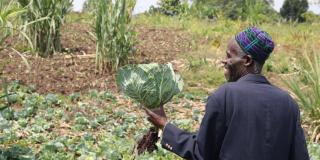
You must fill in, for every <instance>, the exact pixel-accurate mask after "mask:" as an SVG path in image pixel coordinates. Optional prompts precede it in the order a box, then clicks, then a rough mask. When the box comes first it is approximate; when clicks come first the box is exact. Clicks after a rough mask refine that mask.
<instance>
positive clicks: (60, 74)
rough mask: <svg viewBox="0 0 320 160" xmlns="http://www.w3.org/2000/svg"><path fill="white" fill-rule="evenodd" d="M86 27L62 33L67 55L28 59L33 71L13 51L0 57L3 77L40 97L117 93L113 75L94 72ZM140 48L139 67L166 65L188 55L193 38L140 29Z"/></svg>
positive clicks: (77, 26)
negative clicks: (23, 86)
mask: <svg viewBox="0 0 320 160" xmlns="http://www.w3.org/2000/svg"><path fill="white" fill-rule="evenodd" d="M90 31H91V27H90V26H89V25H85V24H68V25H66V26H64V27H63V29H62V32H61V33H62V37H61V41H62V45H63V48H64V52H63V53H60V54H55V55H54V56H53V57H51V58H46V59H44V58H40V57H36V56H34V55H31V54H29V55H25V57H26V59H27V61H28V63H29V65H30V67H31V68H30V70H28V69H27V65H26V64H25V62H24V61H23V60H22V58H21V57H20V56H19V55H18V54H16V53H14V52H13V51H12V50H11V49H8V50H3V51H1V53H0V64H5V67H4V70H3V76H4V77H6V78H7V79H8V80H19V81H20V82H21V83H22V84H25V85H33V86H34V87H35V89H36V90H37V92H40V93H62V94H69V93H72V92H80V91H81V92H84V91H87V90H89V89H97V90H107V89H108V90H112V91H116V85H115V81H114V73H103V74H97V73H96V71H95V62H94V60H95V59H94V58H95V57H94V56H95V55H94V53H95V42H94V40H93V39H92V37H91V35H90V33H89V32H90ZM137 34H138V40H137V41H138V42H139V43H138V44H137V45H136V47H135V48H136V49H137V52H136V55H135V56H134V61H136V62H138V63H149V62H158V63H166V62H170V61H172V60H174V58H175V57H176V55H177V54H181V53H183V52H186V51H187V50H188V47H189V41H190V36H189V35H188V34H186V33H183V32H181V31H177V30H170V29H166V28H150V27H137Z"/></svg>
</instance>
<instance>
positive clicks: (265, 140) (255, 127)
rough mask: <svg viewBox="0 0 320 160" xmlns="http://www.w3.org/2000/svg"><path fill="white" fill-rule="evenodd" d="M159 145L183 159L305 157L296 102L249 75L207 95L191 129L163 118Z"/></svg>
mask: <svg viewBox="0 0 320 160" xmlns="http://www.w3.org/2000/svg"><path fill="white" fill-rule="evenodd" d="M161 144H162V146H163V147H164V148H166V149H168V150H170V151H172V152H174V153H176V154H177V155H179V156H181V157H183V158H186V159H199V160H202V159H205V160H309V156H308V151H307V147H306V141H305V136H304V133H303V130H302V128H301V124H300V113H299V108H298V106H297V104H296V103H295V101H294V100H293V99H292V98H291V97H290V95H289V94H288V93H286V92H284V91H282V90H281V89H279V88H277V87H275V86H273V85H271V84H270V83H269V82H268V81H267V79H266V78H265V77H263V76H261V75H254V74H248V75H246V76H244V77H242V78H240V79H239V80H238V81H237V82H232V83H226V84H225V85H223V86H222V87H220V88H219V89H218V90H217V91H216V92H215V93H214V94H212V95H210V96H209V98H208V102H207V105H206V112H205V115H204V118H203V120H202V122H201V126H200V129H199V131H198V132H197V133H196V134H191V133H188V132H185V131H182V130H180V129H179V128H177V127H175V126H174V125H172V124H170V123H168V124H167V125H166V126H165V128H164V131H163V137H162V141H161Z"/></svg>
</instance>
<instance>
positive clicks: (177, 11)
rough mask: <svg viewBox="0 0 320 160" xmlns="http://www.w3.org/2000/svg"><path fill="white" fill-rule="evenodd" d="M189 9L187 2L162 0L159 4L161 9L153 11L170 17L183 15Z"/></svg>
mask: <svg viewBox="0 0 320 160" xmlns="http://www.w3.org/2000/svg"><path fill="white" fill-rule="evenodd" d="M188 9H189V6H188V2H187V1H183V2H182V1H181V0H161V1H160V2H159V8H153V9H151V11H152V10H158V11H159V12H160V13H162V14H164V15H168V16H177V15H182V14H185V13H186V12H187V10H188Z"/></svg>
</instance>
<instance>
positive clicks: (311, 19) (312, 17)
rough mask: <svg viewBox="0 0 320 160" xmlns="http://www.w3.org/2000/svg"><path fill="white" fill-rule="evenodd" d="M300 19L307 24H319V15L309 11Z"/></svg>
mask: <svg viewBox="0 0 320 160" xmlns="http://www.w3.org/2000/svg"><path fill="white" fill-rule="evenodd" d="M301 17H302V18H303V19H304V20H305V22H308V23H317V22H320V15H317V14H315V13H313V12H311V11H308V12H305V13H303V14H302V15H301Z"/></svg>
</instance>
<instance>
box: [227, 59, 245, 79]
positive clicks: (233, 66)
mask: <svg viewBox="0 0 320 160" xmlns="http://www.w3.org/2000/svg"><path fill="white" fill-rule="evenodd" d="M226 69H227V70H228V73H229V76H228V77H227V81H228V82H236V81H237V80H238V79H239V78H241V77H242V76H243V74H242V73H243V72H242V70H241V68H240V66H239V63H230V64H227V65H226Z"/></svg>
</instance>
